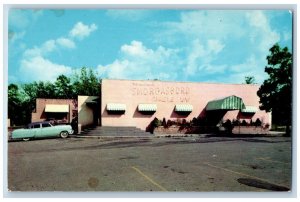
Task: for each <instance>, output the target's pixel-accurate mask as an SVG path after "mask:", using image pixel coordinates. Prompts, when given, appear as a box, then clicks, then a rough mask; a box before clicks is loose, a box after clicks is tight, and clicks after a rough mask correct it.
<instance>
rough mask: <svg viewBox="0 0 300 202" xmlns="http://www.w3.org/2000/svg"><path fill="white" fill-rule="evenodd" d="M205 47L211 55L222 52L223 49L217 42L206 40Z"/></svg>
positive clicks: (222, 45)
mask: <svg viewBox="0 0 300 202" xmlns="http://www.w3.org/2000/svg"><path fill="white" fill-rule="evenodd" d="M207 46H208V51H211V52H212V53H215V54H217V53H219V52H220V51H222V50H223V48H224V47H225V45H224V44H222V43H221V42H220V41H218V40H208V42H207Z"/></svg>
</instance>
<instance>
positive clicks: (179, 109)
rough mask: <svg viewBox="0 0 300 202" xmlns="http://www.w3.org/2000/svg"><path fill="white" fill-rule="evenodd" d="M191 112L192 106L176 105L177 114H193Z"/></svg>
mask: <svg viewBox="0 0 300 202" xmlns="http://www.w3.org/2000/svg"><path fill="white" fill-rule="evenodd" d="M191 111H193V105H190V104H177V105H175V112H191Z"/></svg>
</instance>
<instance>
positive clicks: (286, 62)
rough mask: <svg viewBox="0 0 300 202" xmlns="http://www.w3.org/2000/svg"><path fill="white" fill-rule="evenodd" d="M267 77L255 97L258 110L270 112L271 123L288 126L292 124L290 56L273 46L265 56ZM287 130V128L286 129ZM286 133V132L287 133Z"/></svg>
mask: <svg viewBox="0 0 300 202" xmlns="http://www.w3.org/2000/svg"><path fill="white" fill-rule="evenodd" d="M267 61H268V65H267V66H266V67H265V72H266V73H267V74H268V75H269V78H268V79H266V80H265V81H264V82H263V84H262V85H261V87H260V88H259V90H258V92H257V95H258V96H259V97H260V101H259V102H260V104H261V105H260V109H261V110H266V111H267V112H272V118H273V123H275V124H283V125H286V126H290V125H291V122H292V54H291V53H290V52H289V50H288V48H287V47H285V48H281V47H280V46H279V45H278V44H275V45H274V46H273V47H272V48H271V49H270V54H269V55H268V56H267ZM287 128H289V127H287ZM287 132H288V131H287Z"/></svg>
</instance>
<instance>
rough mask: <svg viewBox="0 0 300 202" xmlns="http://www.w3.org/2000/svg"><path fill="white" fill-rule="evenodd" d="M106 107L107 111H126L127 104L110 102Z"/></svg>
mask: <svg viewBox="0 0 300 202" xmlns="http://www.w3.org/2000/svg"><path fill="white" fill-rule="evenodd" d="M106 109H107V111H126V105H125V104H120V103H108V104H107V105H106Z"/></svg>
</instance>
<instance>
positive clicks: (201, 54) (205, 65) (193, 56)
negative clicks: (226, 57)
mask: <svg viewBox="0 0 300 202" xmlns="http://www.w3.org/2000/svg"><path fill="white" fill-rule="evenodd" d="M190 47H191V48H190V49H189V51H188V57H187V64H186V67H185V75H186V76H191V75H194V74H196V73H199V72H200V71H201V74H202V75H207V74H212V73H216V72H223V71H224V69H225V67H226V65H212V64H211V63H212V62H213V61H214V59H215V58H216V55H217V54H219V53H220V52H221V51H222V49H223V48H224V47H225V45H224V44H222V43H221V42H219V41H218V40H208V41H207V43H206V44H202V43H201V42H200V40H199V39H195V40H194V41H193V42H192V44H191V45H190Z"/></svg>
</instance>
